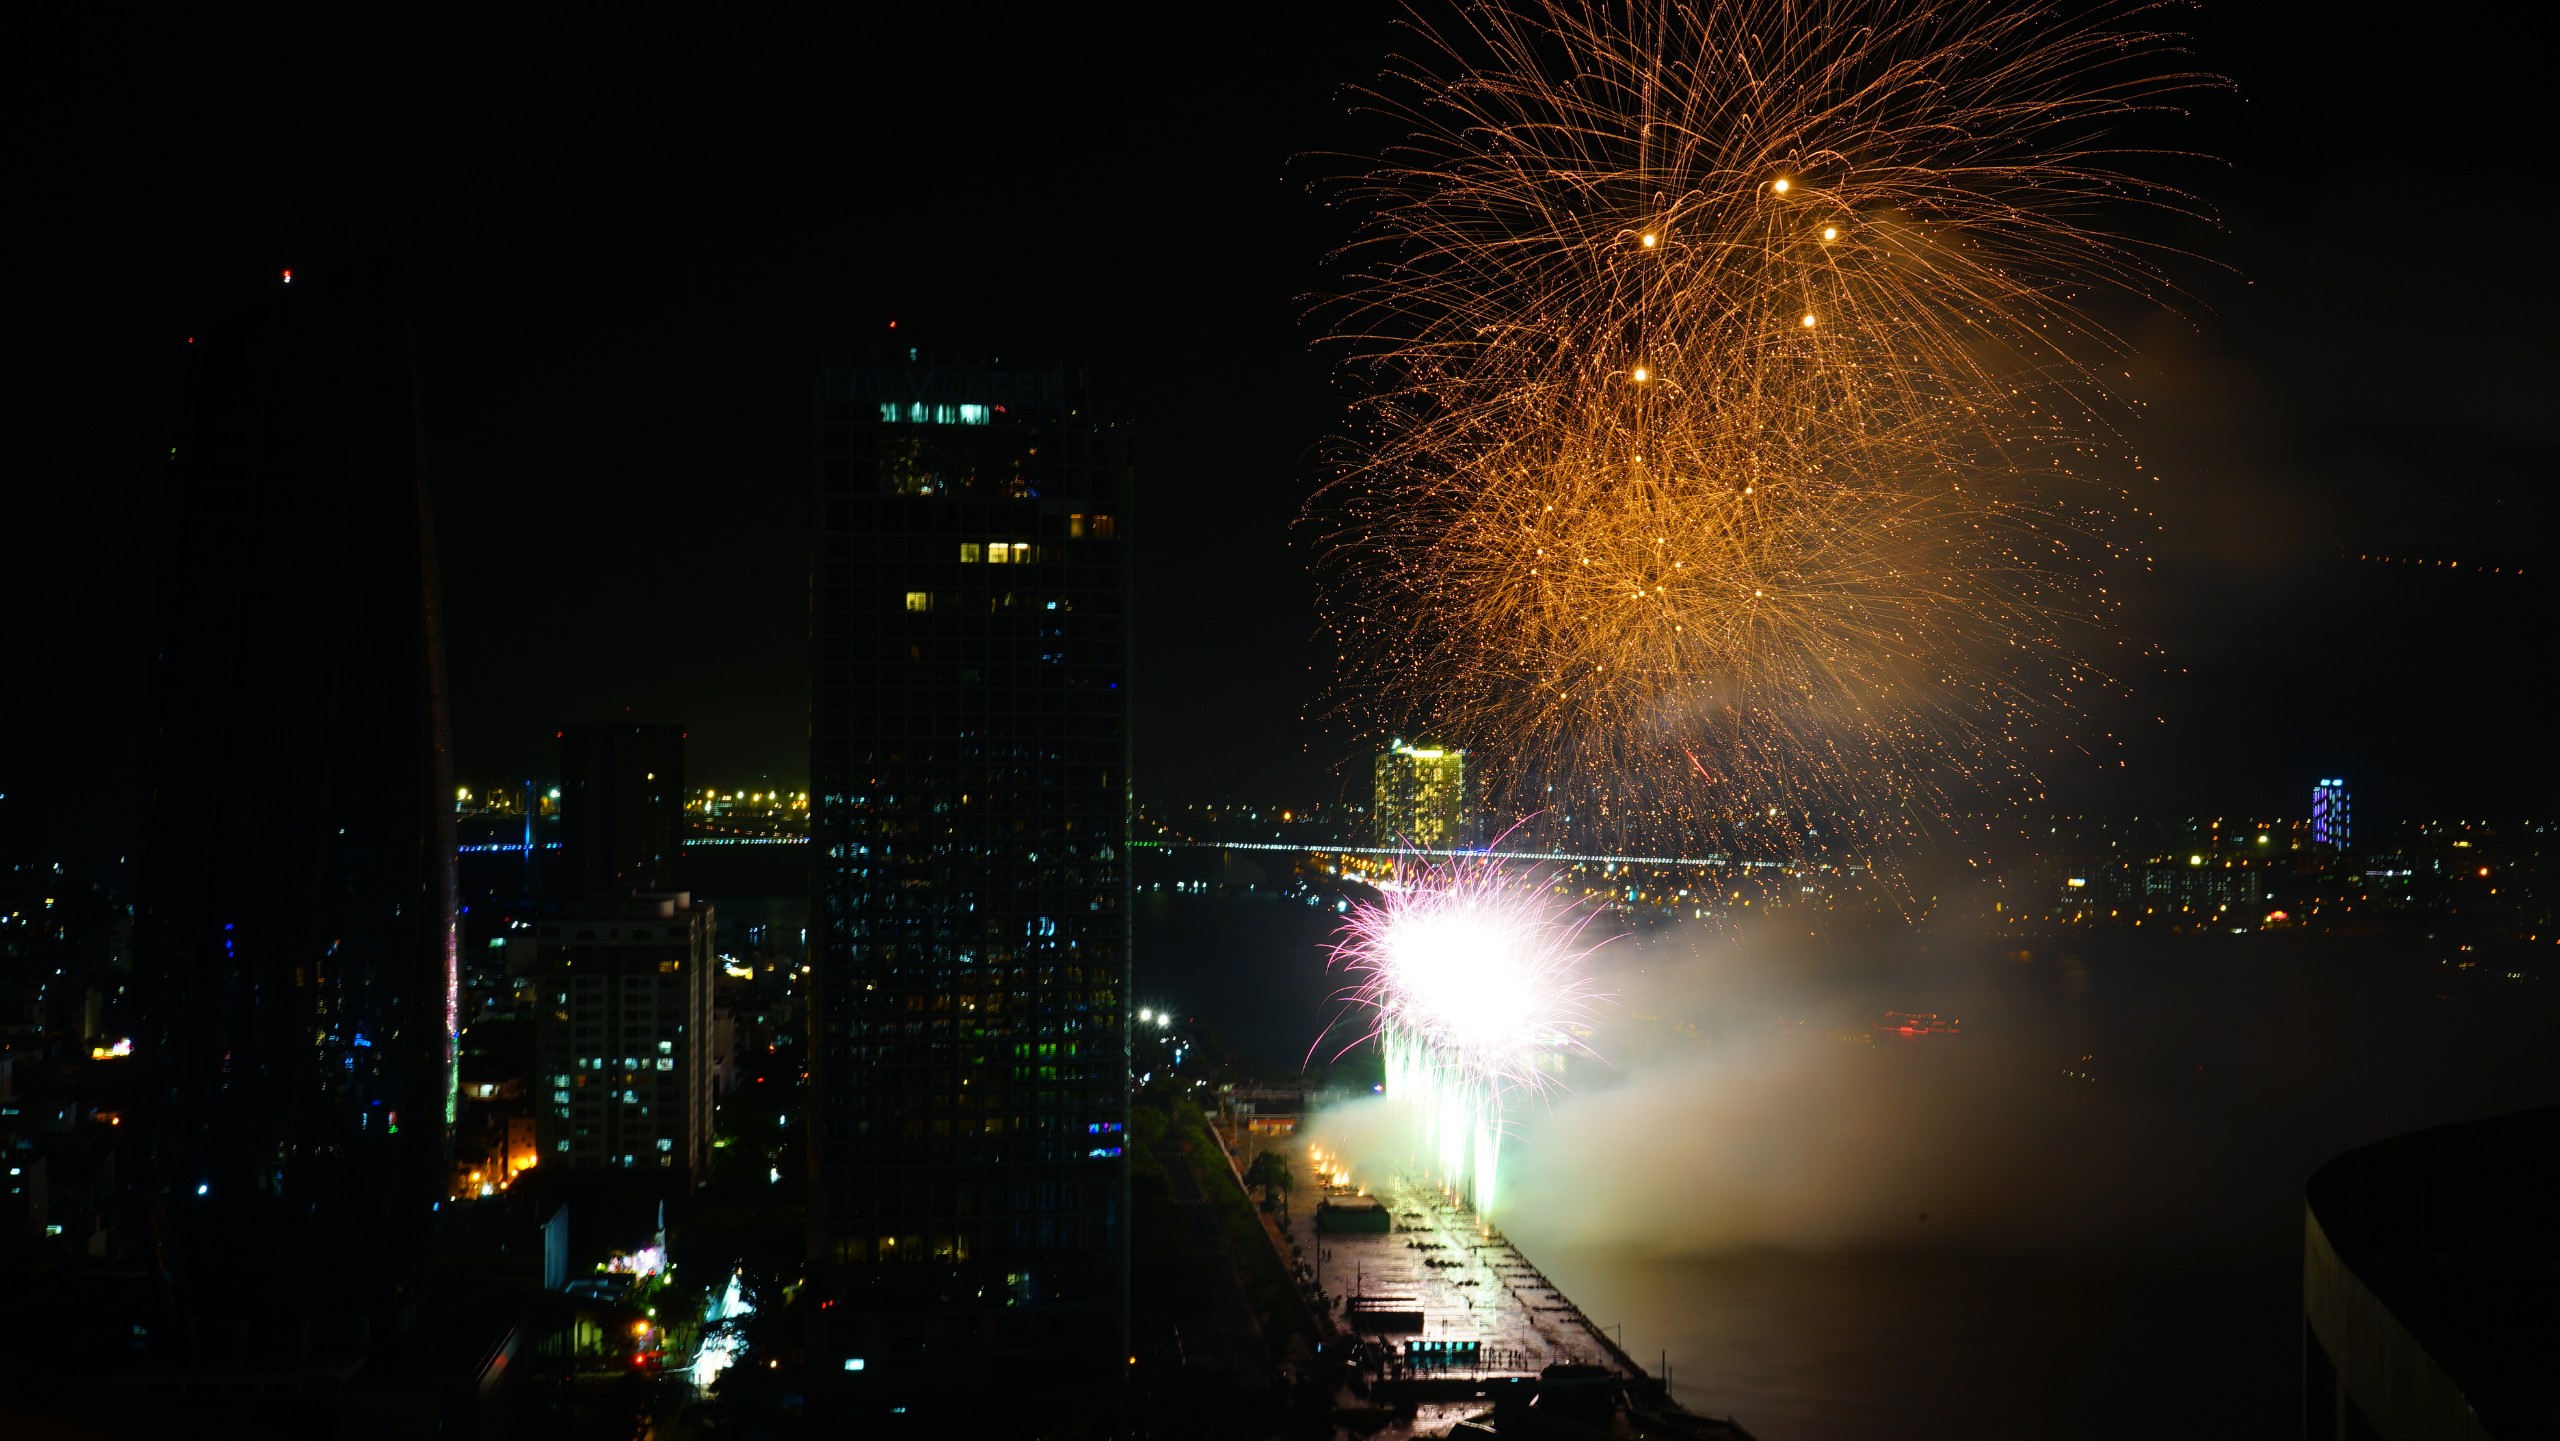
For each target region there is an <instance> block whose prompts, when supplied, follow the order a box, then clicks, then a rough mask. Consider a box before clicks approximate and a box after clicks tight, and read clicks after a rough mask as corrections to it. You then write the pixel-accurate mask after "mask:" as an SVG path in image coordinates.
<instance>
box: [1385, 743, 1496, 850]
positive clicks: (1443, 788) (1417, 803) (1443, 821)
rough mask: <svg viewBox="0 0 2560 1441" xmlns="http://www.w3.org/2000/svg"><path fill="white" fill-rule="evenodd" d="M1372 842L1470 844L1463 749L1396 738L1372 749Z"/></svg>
mask: <svg viewBox="0 0 2560 1441" xmlns="http://www.w3.org/2000/svg"><path fill="white" fill-rule="evenodd" d="M1369 814H1370V818H1371V822H1372V824H1373V826H1374V827H1375V831H1374V834H1375V836H1376V839H1377V844H1379V845H1381V846H1410V847H1413V848H1414V849H1416V850H1425V851H1440V850H1455V849H1458V848H1460V847H1464V846H1467V845H1470V844H1472V843H1473V840H1474V837H1473V836H1472V835H1471V834H1470V833H1469V831H1468V827H1467V822H1468V815H1467V753H1466V752H1465V751H1462V750H1458V749H1456V748H1454V747H1448V746H1432V745H1424V746H1413V745H1407V744H1405V743H1404V742H1403V741H1397V742H1395V743H1394V744H1393V745H1391V746H1389V747H1388V748H1387V749H1386V750H1383V751H1381V752H1379V753H1378V764H1377V796H1376V804H1375V805H1373V806H1372V807H1371V808H1370V812H1369Z"/></svg>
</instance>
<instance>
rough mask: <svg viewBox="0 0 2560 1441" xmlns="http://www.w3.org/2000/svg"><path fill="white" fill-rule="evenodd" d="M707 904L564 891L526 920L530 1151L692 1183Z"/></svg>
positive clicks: (707, 1035)
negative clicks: (531, 961) (531, 996)
mask: <svg viewBox="0 0 2560 1441" xmlns="http://www.w3.org/2000/svg"><path fill="white" fill-rule="evenodd" d="M716 943H717V932H716V928H715V924H714V919H713V916H712V908H711V907H710V906H708V905H703V904H698V903H696V902H695V901H694V900H693V898H692V897H691V896H689V895H687V894H685V893H683V892H681V891H679V892H677V893H675V894H673V895H663V896H647V895H643V896H632V897H626V898H623V899H620V900H591V901H572V902H570V903H569V904H568V905H567V906H566V907H564V908H563V909H562V910H561V911H560V912H559V913H558V914H556V915H546V916H544V917H543V919H542V921H541V923H540V924H539V925H538V926H537V927H536V929H535V945H536V951H535V956H536V959H535V976H536V983H537V984H538V985H539V986H540V988H541V989H540V992H539V995H540V1002H539V1006H538V1009H537V1010H536V1012H535V1023H534V1055H535V1075H534V1079H535V1081H536V1083H537V1086H538V1089H539V1091H540V1104H539V1106H538V1107H537V1110H536V1114H537V1115H538V1116H539V1117H540V1118H541V1123H540V1128H539V1134H538V1138H537V1142H538V1154H539V1156H540V1158H541V1162H542V1164H543V1165H546V1166H565V1167H567V1168H569V1169H571V1170H579V1171H592V1170H640V1171H646V1172H651V1173H663V1174H668V1175H671V1176H673V1177H675V1178H677V1179H679V1180H681V1181H683V1182H684V1183H685V1184H686V1185H688V1186H690V1185H695V1184H699V1183H700V1182H701V1181H702V1179H703V1178H704V1176H706V1175H707V1174H708V1173H709V1171H710V1167H711V1104H712V1079H711V1066H712V1060H713V1057H712V1050H711V1042H712V1017H711V971H712V968H713V967H714V966H716V965H717V964H719V962H718V959H717V956H716V953H715V946H716Z"/></svg>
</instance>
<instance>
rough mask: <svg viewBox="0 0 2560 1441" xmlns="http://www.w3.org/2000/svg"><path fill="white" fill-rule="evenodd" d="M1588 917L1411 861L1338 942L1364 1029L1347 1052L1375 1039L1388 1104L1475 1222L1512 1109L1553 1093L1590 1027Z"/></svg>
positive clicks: (1532, 884) (1516, 881)
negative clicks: (1520, 1101) (1524, 1099)
mask: <svg viewBox="0 0 2560 1441" xmlns="http://www.w3.org/2000/svg"><path fill="white" fill-rule="evenodd" d="M1592 914H1593V913H1592V912H1590V911H1588V910H1582V909H1579V908H1577V907H1574V906H1572V905H1569V904H1567V903H1565V902H1563V901H1561V900H1559V899H1558V898H1557V897H1555V896H1553V895H1552V894H1550V892H1549V888H1548V885H1547V884H1546V883H1545V881H1544V880H1543V878H1541V877H1539V876H1534V875H1514V874H1510V873H1506V872H1505V871H1503V870H1502V869H1501V868H1500V867H1499V866H1497V865H1495V864H1494V863H1492V862H1489V861H1460V862H1455V863H1452V864H1450V865H1447V866H1429V865H1424V864H1421V863H1419V862H1413V863H1408V864H1404V865H1400V866H1399V867H1398V871H1397V876H1396V879H1395V880H1394V881H1393V882H1392V883H1390V884H1389V885H1388V886H1386V887H1385V888H1384V889H1382V891H1381V892H1380V899H1379V900H1378V901H1376V902H1374V903H1371V902H1362V903H1361V904H1359V905H1356V906H1354V907H1352V909H1351V911H1350V913H1349V917H1348V919H1346V920H1345V921H1344V923H1343V926H1342V930H1341V933H1340V937H1339V939H1338V940H1337V941H1336V943H1335V946H1334V949H1333V964H1335V965H1336V966H1338V967H1340V968H1341V969H1342V970H1343V972H1344V973H1345V974H1346V975H1347V976H1349V977H1350V979H1351V984H1350V989H1349V992H1348V996H1349V999H1350V1001H1351V1003H1352V1007H1353V1011H1354V1013H1355V1014H1357V1015H1358V1016H1360V1017H1361V1018H1362V1019H1363V1020H1364V1021H1365V1022H1366V1030H1365V1031H1364V1032H1363V1033H1362V1034H1361V1035H1359V1036H1358V1037H1356V1038H1355V1039H1354V1040H1353V1042H1352V1044H1358V1042H1359V1041H1362V1040H1369V1039H1373V1038H1374V1039H1375V1040H1376V1041H1377V1042H1378V1045H1379V1049H1380V1051H1381V1053H1382V1054H1383V1055H1384V1057H1385V1060H1386V1074H1387V1081H1386V1091H1387V1100H1388V1102H1389V1103H1390V1104H1391V1105H1393V1106H1395V1107H1397V1108H1399V1109H1400V1110H1402V1111H1404V1112H1405V1113H1406V1115H1407V1116H1408V1117H1409V1118H1410V1119H1411V1120H1412V1121H1413V1123H1414V1127H1415V1137H1416V1140H1417V1142H1418V1143H1419V1145H1420V1148H1421V1151H1422V1153H1423V1155H1424V1156H1425V1157H1426V1158H1428V1160H1429V1161H1430V1162H1431V1164H1432V1166H1433V1168H1434V1170H1435V1171H1436V1173H1437V1174H1438V1176H1439V1177H1440V1178H1441V1180H1442V1181H1443V1182H1444V1183H1446V1184H1447V1185H1448V1186H1450V1187H1451V1189H1453V1190H1455V1191H1456V1192H1457V1193H1458V1195H1459V1196H1461V1197H1462V1198H1464V1199H1465V1200H1466V1201H1467V1202H1468V1204H1470V1205H1472V1206H1473V1207H1475V1209H1476V1211H1477V1212H1478V1213H1479V1214H1482V1215H1487V1216H1490V1215H1491V1214H1492V1213H1493V1210H1494V1207H1495V1205H1496V1203H1497V1200H1498V1198H1499V1186H1500V1172H1501V1151H1502V1138H1503V1133H1504V1128H1505V1124H1506V1122H1505V1116H1506V1110H1507V1108H1508V1107H1509V1105H1510V1104H1511V1103H1512V1102H1513V1100H1514V1099H1515V1098H1517V1097H1520V1096H1523V1095H1533V1094H1536V1093H1538V1092H1541V1091H1543V1090H1545V1089H1546V1088H1548V1087H1549V1086H1552V1085H1554V1084H1555V1083H1556V1080H1557V1075H1558V1073H1559V1072H1560V1070H1561V1065H1560V1062H1561V1061H1562V1060H1563V1058H1564V1057H1565V1056H1566V1054H1568V1053H1569V1052H1570V1051H1572V1050H1573V1049H1576V1048H1578V1047H1579V1046H1580V1045H1581V1041H1580V1040H1579V1039H1578V1035H1579V1033H1580V1032H1581V1031H1582V1030H1583V1029H1584V1028H1586V1027H1587V1025H1588V1023H1589V1021H1590V1019H1591V1014H1590V1008H1591V1002H1592V1000H1593V999H1594V998H1593V995H1592V992H1591V989H1590V981H1589V978H1588V976H1587V975H1586V973H1585V963H1586V961H1587V959H1588V957H1589V955H1590V952H1591V951H1592V949H1593V946H1592V945H1591V944H1590V943H1589V942H1588V941H1587V940H1586V939H1585V938H1584V931H1585V930H1586V929H1587V927H1588V926H1589V924H1590V922H1591V919H1592Z"/></svg>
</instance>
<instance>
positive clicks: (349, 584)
mask: <svg viewBox="0 0 2560 1441" xmlns="http://www.w3.org/2000/svg"><path fill="white" fill-rule="evenodd" d="M187 349H188V359H189V364H190V366H191V370H192V375H191V380H190V385H189V392H188V397H187V402H186V411H185V416H184V419H183V421H182V423H181V426H180V431H179V442H178V446H177V449H176V451H175V453H174V454H173V456H172V457H171V460H172V467H171V469H172V478H173V485H172V490H171V503H170V520H169V525H168V532H167V534H168V548H167V611H168V619H167V623H166V627H165V630H164V633H163V645H162V650H161V654H160V691H159V715H158V729H157V736H156V740H155V755H154V757H153V762H152V792H151V810H150V818H149V822H148V829H147V832H146V839H145V844H144V849H143V852H142V855H141V857H140V883H141V895H140V901H141V908H140V916H139V924H138V929H137V933H136V938H135V939H136V946H137V961H138V964H137V966H136V972H137V975H138V978H139V980H140V982H141V983H142V984H143V985H144V986H145V987H147V988H148V989H147V991H146V995H145V1000H146V1005H147V1010H148V1017H149V1020H148V1030H147V1031H146V1038H147V1039H146V1040H145V1043H144V1046H143V1051H144V1064H146V1065H147V1066H148V1067H149V1068H150V1070H151V1075H152V1088H153V1100H154V1105H153V1113H154V1114H153V1115H152V1116H151V1117H150V1118H149V1119H150V1121H151V1123H152V1124H151V1126H150V1128H149V1135H150V1138H151V1141H152V1144H153V1147H154V1154H153V1155H152V1157H151V1161H152V1164H151V1166H150V1167H149V1168H148V1170H149V1174H150V1180H151V1184H152V1185H154V1186H155V1187H156V1188H157V1189H158V1190H159V1192H160V1194H159V1196H158V1198H157V1203H156V1204H157V1213H158V1217H159V1222H158V1225H159V1232H160V1234H159V1237H158V1241H159V1245H158V1248H157V1253H158V1255H159V1256H160V1257H161V1258H162V1259H163V1261H164V1262H165V1264H166V1265H167V1267H168V1276H169V1279H170V1281H171V1282H172V1290H173V1294H174V1296H175V1298H176V1301H177V1304H178V1306H179V1307H180V1309H181V1310H182V1311H185V1312H187V1313H189V1314H190V1315H192V1316H194V1317H195V1318H196V1319H197V1320H199V1321H210V1322H211V1323H212V1325H213V1326H216V1327H219V1328H220V1329H218V1330H213V1329H204V1332H203V1333H204V1334H207V1335H222V1336H226V1337H228V1336H233V1335H247V1336H252V1337H254V1336H257V1335H260V1334H267V1335H279V1334H282V1330H281V1329H275V1330H268V1331H265V1332H262V1331H261V1329H260V1328H261V1326H262V1325H264V1324H265V1323H267V1322H274V1323H279V1325H280V1327H285V1328H291V1329H292V1330H294V1331H297V1332H298V1333H299V1334H300V1335H302V1336H304V1337H312V1336H315V1335H316V1337H317V1344H318V1345H320V1346H322V1347H327V1346H329V1345H331V1344H332V1343H335V1342H342V1341H344V1340H345V1338H347V1337H348V1336H350V1335H354V1334H361V1332H362V1330H363V1329H364V1327H365V1325H366V1324H367V1323H368V1322H369V1321H371V1320H373V1319H375V1318H379V1317H382V1316H384V1315H388V1314H393V1313H394V1312H395V1311H396V1310H397V1308H399V1307H400V1306H402V1305H403V1304H404V1303H406V1302H408V1301H409V1300H412V1299H413V1298H414V1297H415V1295H416V1293H417V1290H418V1289H419V1287H420V1286H421V1285H422V1283H423V1280H424V1277H425V1273H426V1269H427V1267H428V1265H429V1264H430V1261H431V1255H430V1250H431V1245H432V1240H433V1235H434V1223H435V1207H436V1206H437V1204H438V1203H439V1202H440V1201H441V1200H442V1198H443V1196H444V1194H445V1188H446V1185H447V1183H448V1181H449V1179H450V1163H451V1145H452V1143H451V1125H452V1121H453V1107H454V1101H455V1090H454V1064H455V1060H454V1058H455V1033H456V1030H457V1022H458V1017H457V1014H456V1012H457V1005H458V996H457V988H456V972H455V961H456V956H455V933H454V849H453V845H454V842H453V797H454V791H453V775H452V764H451V760H450V757H449V755H448V753H447V749H446V731H445V697H444V658H443V654H442V649H441V641H440V639H439V634H438V624H437V611H436V606H437V600H436V572H435V557H434V551H433V545H432V535H433V531H432V527H431V525H430V521H429V517H428V510H427V483H426V471H425V467H424V463H423V460H422V458H421V455H420V450H419V435H418V416H417V401H416V388H415V385H414V383H413V380H412V377H411V370H410V358H409V341H408V335H407V332H406V328H405V321H404V318H403V312H402V308H401V305H400V302H399V298H398V293H397V287H396V285H395V284H394V282H393V280H392V278H391V277H390V276H389V275H388V274H387V273H385V272H382V271H377V270H370V269H352V270H345V271H340V272H336V273H332V274H305V275H297V276H292V277H290V278H289V279H287V280H282V281H279V282H278V283H277V285H276V287H275V289H274V291H273V293H272V294H270V295H269V296H268V297H267V298H266V299H265V300H264V301H263V302H262V303H261V304H259V305H257V306H256V307H254V308H253V309H251V310H250V311H248V312H247V313H246V314H243V315H241V316H239V317H237V318H236V319H234V320H232V321H230V322H228V323H226V324H223V325H220V326H217V327H214V328H212V329H210V330H207V331H205V332H203V333H200V334H199V335H197V336H196V337H195V338H194V340H193V341H192V342H191V343H190V344H189V346H188V347H187ZM235 1323H237V1324H236V1325H235ZM200 1329H203V1328H200ZM304 1344H305V1345H306V1347H307V1346H308V1345H309V1344H311V1343H309V1342H305V1343H304ZM237 1360H238V1361H239V1362H240V1363H242V1364H251V1365H254V1364H256V1358H255V1357H254V1356H250V1355H245V1354H243V1355H238V1356H237Z"/></svg>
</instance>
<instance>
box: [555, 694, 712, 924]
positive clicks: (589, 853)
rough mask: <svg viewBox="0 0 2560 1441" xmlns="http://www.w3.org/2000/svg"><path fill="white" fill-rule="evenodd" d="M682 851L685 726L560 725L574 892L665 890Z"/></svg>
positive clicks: (567, 883)
mask: <svg viewBox="0 0 2560 1441" xmlns="http://www.w3.org/2000/svg"><path fill="white" fill-rule="evenodd" d="M683 858H684V732H683V731H682V730H680V729H678V728H677V727H675V726H671V725H635V724H631V723H628V722H619V723H615V724H609V725H576V726H569V727H566V728H564V729H563V730H562V731H561V732H560V873H561V888H562V890H563V892H564V893H565V894H567V895H569V896H572V897H589V898H597V897H610V896H627V895H631V894H634V893H635V892H648V893H651V894H663V893H665V892H669V891H673V890H675V889H676V888H677V886H678V884H679V876H678V874H677V872H678V869H679V863H680V862H681V861H682V860H683Z"/></svg>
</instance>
